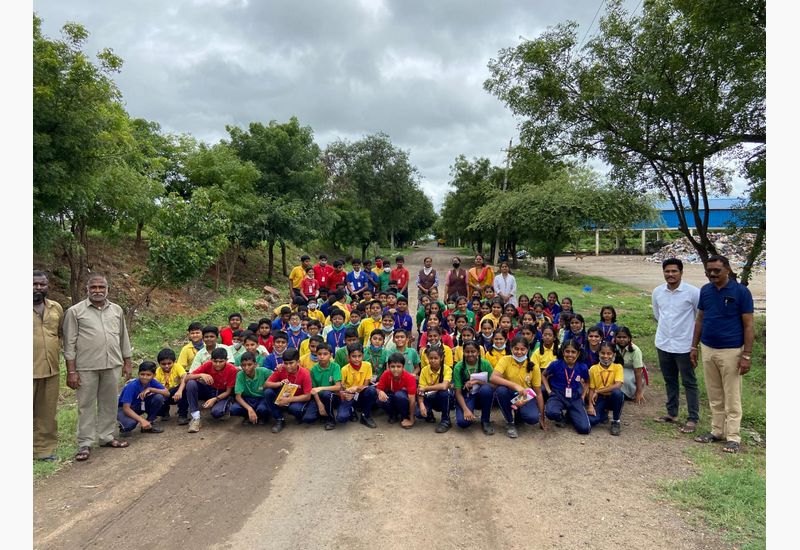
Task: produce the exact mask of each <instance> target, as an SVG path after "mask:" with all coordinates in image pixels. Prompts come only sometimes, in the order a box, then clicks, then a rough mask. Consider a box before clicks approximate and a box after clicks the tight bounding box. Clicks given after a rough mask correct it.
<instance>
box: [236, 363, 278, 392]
mask: <svg viewBox="0 0 800 550" xmlns="http://www.w3.org/2000/svg"><path fill="white" fill-rule="evenodd" d="M270 376H272V371H271V370H269V369H266V368H264V367H256V372H255V373H254V374H253V378H248V376H247V374H245V372H244V371H243V370H240V371H239V372H237V373H236V385H235V386H234V388H233V391H234V393H239V394H241V395H242V397H262V396H263V395H264V382H266V381H267V378H269V377H270Z"/></svg>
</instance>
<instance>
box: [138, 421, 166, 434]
mask: <svg viewBox="0 0 800 550" xmlns="http://www.w3.org/2000/svg"><path fill="white" fill-rule="evenodd" d="M141 432H142V433H143V434H160V433H164V428H162V427H161V426H159V425H158V423H157V422H151V423H150V429H149V430H145V429H144V428H142V429H141Z"/></svg>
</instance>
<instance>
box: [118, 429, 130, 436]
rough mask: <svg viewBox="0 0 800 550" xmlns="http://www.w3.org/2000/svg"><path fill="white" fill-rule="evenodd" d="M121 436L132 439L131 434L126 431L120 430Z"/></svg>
mask: <svg viewBox="0 0 800 550" xmlns="http://www.w3.org/2000/svg"><path fill="white" fill-rule="evenodd" d="M119 436H120V437H130V436H131V432H130V431H125V430H120V431H119Z"/></svg>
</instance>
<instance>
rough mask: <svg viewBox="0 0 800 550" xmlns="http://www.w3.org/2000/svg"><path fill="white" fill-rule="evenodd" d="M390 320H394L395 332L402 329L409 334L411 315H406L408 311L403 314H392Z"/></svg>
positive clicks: (411, 326) (411, 325)
mask: <svg viewBox="0 0 800 550" xmlns="http://www.w3.org/2000/svg"><path fill="white" fill-rule="evenodd" d="M392 318H394V329H395V330H397V329H399V328H402V329H404V330H407V331H409V332H410V331H411V329H412V328H413V324H412V320H411V315H409V314H408V311H406V312H405V313H400V312H399V311H396V312H394V313H393V314H392Z"/></svg>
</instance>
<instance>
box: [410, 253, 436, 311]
mask: <svg viewBox="0 0 800 550" xmlns="http://www.w3.org/2000/svg"><path fill="white" fill-rule="evenodd" d="M422 263H423V266H424V267H423V268H422V269H420V270H419V273H418V274H417V283H416V284H417V290H418V291H419V293H418V295H417V299H418V300H420V299H422V297H423V296H430V295H431V289H432V288H434V287H436V288H437V289H438V288H439V274H438V273H436V270H435V269H434V268H433V258H431V257H430V256H426V257H425V259H424V260H422Z"/></svg>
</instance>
